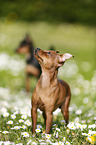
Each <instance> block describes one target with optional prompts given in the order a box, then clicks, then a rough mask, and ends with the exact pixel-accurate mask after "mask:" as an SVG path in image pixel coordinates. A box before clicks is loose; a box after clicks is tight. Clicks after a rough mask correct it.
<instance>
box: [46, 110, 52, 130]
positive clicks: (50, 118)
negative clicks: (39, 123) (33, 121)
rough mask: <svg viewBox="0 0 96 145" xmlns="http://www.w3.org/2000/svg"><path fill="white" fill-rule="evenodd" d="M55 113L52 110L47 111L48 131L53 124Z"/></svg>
mask: <svg viewBox="0 0 96 145" xmlns="http://www.w3.org/2000/svg"><path fill="white" fill-rule="evenodd" d="M52 118H53V114H52V113H51V112H46V131H45V132H46V133H49V132H50V129H51V125H52Z"/></svg>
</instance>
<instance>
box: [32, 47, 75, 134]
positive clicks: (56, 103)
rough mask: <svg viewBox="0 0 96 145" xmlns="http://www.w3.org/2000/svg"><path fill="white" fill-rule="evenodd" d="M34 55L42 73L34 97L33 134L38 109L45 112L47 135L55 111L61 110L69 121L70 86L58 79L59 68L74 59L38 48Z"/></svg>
mask: <svg viewBox="0 0 96 145" xmlns="http://www.w3.org/2000/svg"><path fill="white" fill-rule="evenodd" d="M34 55H35V57H36V59H37V60H38V62H39V64H40V66H41V69H42V73H41V76H40V79H39V80H38V82H37V85H36V87H35V89H34V91H33V95H32V109H31V116H32V133H35V129H36V122H37V108H39V109H40V110H41V111H42V112H43V118H44V121H45V123H46V130H45V133H50V129H51V125H52V118H53V111H55V110H56V109H57V108H61V112H62V114H63V116H64V118H65V121H66V124H68V121H69V110H68V108H69V104H70V100H71V90H70V87H69V85H68V84H67V83H66V82H65V81H63V80H60V79H57V73H58V68H59V67H61V66H62V65H63V64H64V63H65V61H66V60H67V59H70V58H71V57H73V55H71V54H69V53H65V54H61V55H60V54H58V51H43V50H41V49H40V48H36V49H35V51H34Z"/></svg>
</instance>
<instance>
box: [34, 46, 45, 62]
mask: <svg viewBox="0 0 96 145" xmlns="http://www.w3.org/2000/svg"><path fill="white" fill-rule="evenodd" d="M39 50H40V49H35V55H36V56H37V58H39V59H40V60H41V61H43V59H42V58H41V57H40V56H39V54H38V52H39ZM38 61H39V60H38Z"/></svg>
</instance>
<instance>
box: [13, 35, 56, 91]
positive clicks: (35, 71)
mask: <svg viewBox="0 0 96 145" xmlns="http://www.w3.org/2000/svg"><path fill="white" fill-rule="evenodd" d="M49 49H50V50H55V48H54V46H50V48H49ZM16 52H17V53H20V54H25V55H26V64H27V65H26V68H25V73H26V91H27V92H30V76H35V77H36V78H37V79H38V78H39V77H40V75H41V66H40V64H39V63H38V61H37V59H36V58H35V57H34V43H33V40H32V39H31V37H30V35H29V34H26V37H25V38H24V39H23V40H22V41H21V42H20V44H19V46H18V48H17V49H16Z"/></svg>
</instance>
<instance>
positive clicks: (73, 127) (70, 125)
mask: <svg viewBox="0 0 96 145" xmlns="http://www.w3.org/2000/svg"><path fill="white" fill-rule="evenodd" d="M67 127H68V128H69V129H71V130H75V129H76V127H75V125H74V123H69V124H68V125H67Z"/></svg>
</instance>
